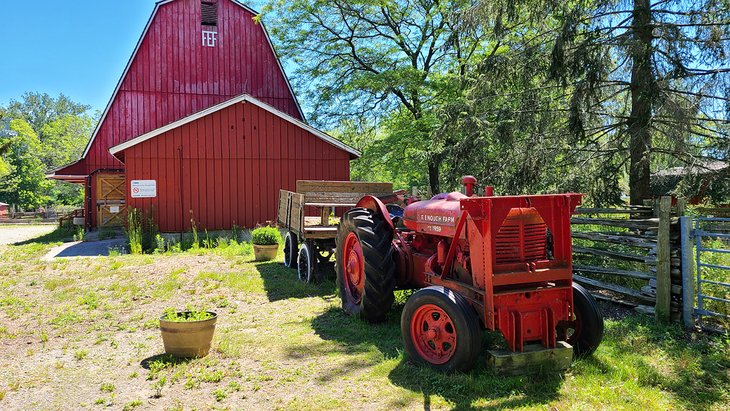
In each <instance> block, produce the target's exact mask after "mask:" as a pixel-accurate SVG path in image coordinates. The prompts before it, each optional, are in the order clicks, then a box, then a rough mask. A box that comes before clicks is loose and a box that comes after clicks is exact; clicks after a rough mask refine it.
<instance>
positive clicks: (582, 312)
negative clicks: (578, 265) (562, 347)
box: [558, 283, 603, 358]
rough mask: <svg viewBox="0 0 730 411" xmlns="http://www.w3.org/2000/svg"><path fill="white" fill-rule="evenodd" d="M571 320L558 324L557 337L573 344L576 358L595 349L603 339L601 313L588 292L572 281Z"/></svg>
mask: <svg viewBox="0 0 730 411" xmlns="http://www.w3.org/2000/svg"><path fill="white" fill-rule="evenodd" d="M573 315H574V317H573V320H572V321H564V322H561V323H560V324H558V339H560V340H565V341H566V342H567V343H568V344H570V345H572V346H573V355H574V357H576V358H582V357H587V356H589V355H591V354H593V352H594V351H596V348H598V346H599V345H600V344H601V340H603V315H601V311H600V310H599V308H598V304H597V303H596V300H595V299H594V298H593V296H592V295H591V293H590V292H588V290H586V289H585V288H583V287H582V286H580V285H579V284H576V283H573Z"/></svg>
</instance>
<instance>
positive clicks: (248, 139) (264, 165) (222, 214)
mask: <svg viewBox="0 0 730 411" xmlns="http://www.w3.org/2000/svg"><path fill="white" fill-rule="evenodd" d="M181 145H182V146H183V158H182V164H181V163H180V158H179V151H178V149H179V147H180V146H181ZM124 159H125V163H126V165H127V169H126V177H127V181H128V182H129V181H131V180H142V179H152V180H156V181H157V185H158V197H157V198H154V199H133V198H131V197H130V198H128V199H127V200H128V203H129V206H130V207H136V208H143V209H146V210H151V209H153V208H154V209H155V210H156V211H157V212H156V216H157V222H158V224H159V227H160V230H161V231H163V232H178V231H188V230H190V228H191V226H190V217H192V218H193V219H194V220H195V222H196V225H197V226H198V228H199V229H201V230H202V229H207V230H221V229H230V228H232V227H233V226H234V225H239V226H245V227H253V226H255V225H256V224H260V223H265V222H266V221H272V220H275V219H276V212H277V200H278V195H279V189H281V188H288V189H293V188H294V187H295V185H296V180H298V179H307V178H310V179H323V180H349V177H350V175H349V161H350V154H349V153H347V152H345V151H343V150H342V149H340V148H337V147H335V146H333V145H331V144H329V143H327V142H326V141H324V140H322V139H320V138H319V137H317V136H315V135H314V134H312V133H310V132H308V131H307V130H304V129H302V128H301V127H299V126H297V125H295V124H292V123H291V122H288V121H286V120H283V119H282V118H280V117H278V116H276V115H274V114H272V113H270V112H268V111H266V110H263V109H261V108H259V107H257V106H255V105H253V104H249V103H240V104H234V105H232V106H229V107H227V108H224V109H222V110H220V111H218V112H216V113H213V114H210V115H208V116H206V117H203V118H200V119H198V120H195V121H193V122H190V123H188V124H185V125H183V126H181V127H179V128H177V129H174V130H171V131H168V132H166V133H163V134H161V135H159V136H157V137H154V138H152V139H150V140H147V141H145V142H142V143H140V144H138V145H136V146H133V147H131V148H129V149H127V150H126V151H125V153H124ZM181 165H182V167H181ZM188 187H189V188H188ZM180 189H182V190H183V191H182V195H183V200H182V201H181V200H180V195H181V192H180ZM191 210H192V216H191V215H190V211H191Z"/></svg>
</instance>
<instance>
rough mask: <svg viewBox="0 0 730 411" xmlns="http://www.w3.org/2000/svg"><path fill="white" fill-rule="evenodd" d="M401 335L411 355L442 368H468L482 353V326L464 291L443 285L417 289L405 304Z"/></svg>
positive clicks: (449, 370)
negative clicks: (458, 291) (463, 294)
mask: <svg viewBox="0 0 730 411" xmlns="http://www.w3.org/2000/svg"><path fill="white" fill-rule="evenodd" d="M400 324H401V334H402V336H403V342H404V344H405V347H406V354H407V355H408V357H409V358H410V359H411V360H413V361H415V362H418V363H423V364H426V365H429V366H431V367H433V368H435V369H437V370H439V371H445V372H451V371H462V372H463V371H468V370H470V369H471V368H472V367H473V366H474V364H475V362H476V358H477V356H478V355H479V348H480V346H481V335H482V334H481V329H480V328H479V321H478V320H477V316H476V313H475V312H474V309H472V308H471V307H470V306H469V304H468V303H467V302H466V299H464V297H462V296H461V295H460V294H458V293H455V292H454V291H452V290H449V289H448V288H445V287H441V286H433V287H427V288H424V289H421V290H418V291H416V293H415V294H413V295H412V296H411V297H410V298H409V299H408V301H406V305H405V306H404V307H403V314H402V315H401V322H400Z"/></svg>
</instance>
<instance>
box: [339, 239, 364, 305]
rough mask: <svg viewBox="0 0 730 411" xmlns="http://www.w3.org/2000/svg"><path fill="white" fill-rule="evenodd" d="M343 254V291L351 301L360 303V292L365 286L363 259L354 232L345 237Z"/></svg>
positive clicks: (358, 241)
mask: <svg viewBox="0 0 730 411" xmlns="http://www.w3.org/2000/svg"><path fill="white" fill-rule="evenodd" d="M343 256H344V257H345V264H344V267H343V268H344V270H345V273H344V275H343V277H344V280H345V291H346V292H347V296H348V297H349V298H350V301H351V302H353V303H354V304H360V300H362V292H363V289H364V288H365V259H364V258H363V256H362V247H360V240H359V239H358V238H357V236H356V235H355V233H350V234H348V235H347V237H346V238H345V244H344V248H343Z"/></svg>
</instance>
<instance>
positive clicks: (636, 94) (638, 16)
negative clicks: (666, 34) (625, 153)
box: [627, 0, 655, 204]
mask: <svg viewBox="0 0 730 411" xmlns="http://www.w3.org/2000/svg"><path fill="white" fill-rule="evenodd" d="M631 29H632V30H633V40H634V43H633V44H632V46H631V51H630V53H631V60H632V68H631V116H630V117H629V119H628V120H627V125H628V131H629V137H630V139H631V142H630V145H629V151H630V155H631V166H630V171H629V190H630V198H631V204H642V203H643V200H644V199H648V198H651V190H650V177H651V171H650V168H649V165H650V162H651V133H650V129H649V127H650V124H651V116H652V97H653V94H654V93H653V90H654V80H655V79H654V74H653V72H652V63H651V58H652V45H651V41H652V28H651V5H650V0H634V9H633V22H632V24H631Z"/></svg>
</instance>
